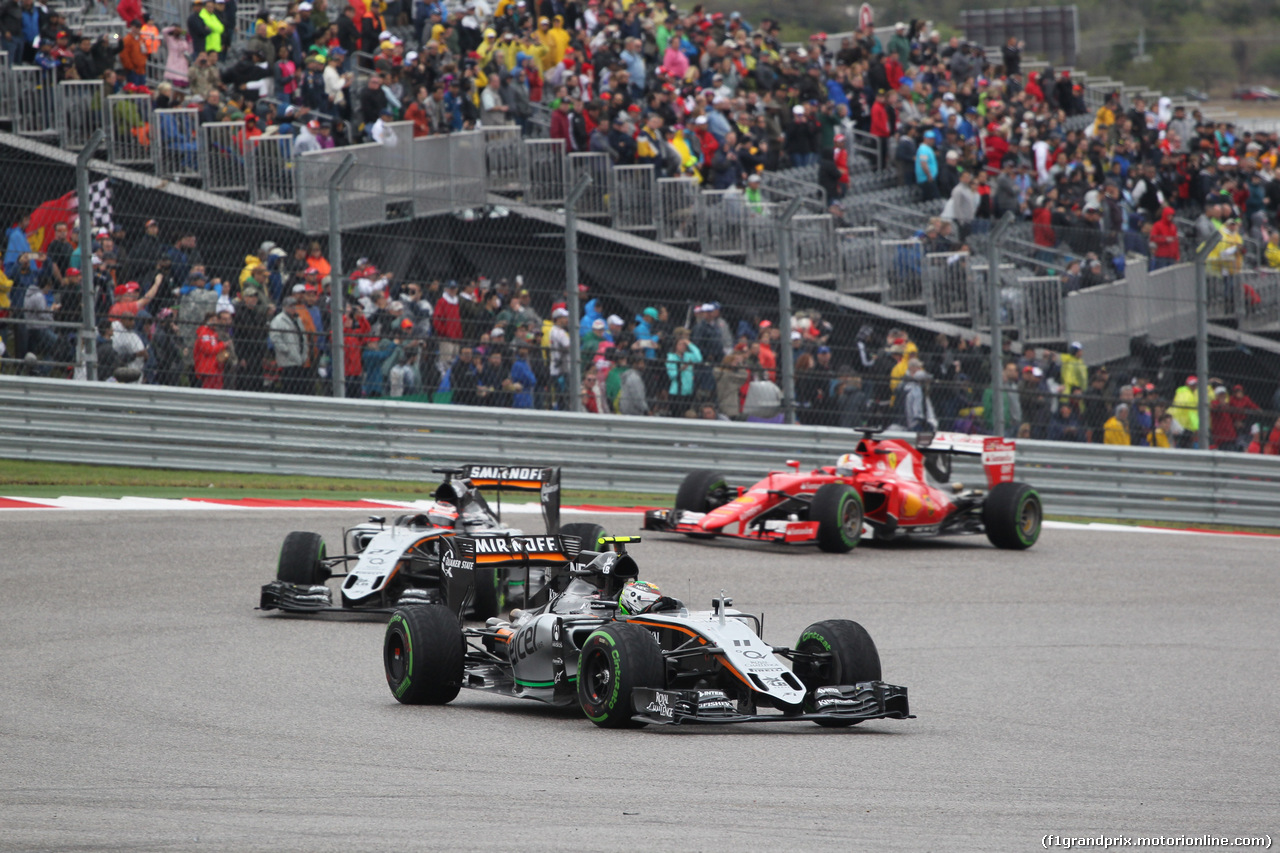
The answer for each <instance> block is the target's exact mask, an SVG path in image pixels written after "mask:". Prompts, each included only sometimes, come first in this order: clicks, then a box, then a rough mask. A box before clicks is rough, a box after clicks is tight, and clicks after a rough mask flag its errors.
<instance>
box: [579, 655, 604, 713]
mask: <svg viewBox="0 0 1280 853" xmlns="http://www.w3.org/2000/svg"><path fill="white" fill-rule="evenodd" d="M578 683H580V684H582V685H583V686H584V687H585V688H586V691H587V698H588V699H589V700H590V701H591V703H592V704H593V705H603V704H604V700H605V697H606V696H607V695H609V687H610V686H611V685H612V684H613V667H611V666H610V665H609V656H608V655H606V654H605V653H604V651H603V650H601V649H592V650H591V653H590V654H589V655H587V659H586V661H584V662H583V667H582V672H580V673H578Z"/></svg>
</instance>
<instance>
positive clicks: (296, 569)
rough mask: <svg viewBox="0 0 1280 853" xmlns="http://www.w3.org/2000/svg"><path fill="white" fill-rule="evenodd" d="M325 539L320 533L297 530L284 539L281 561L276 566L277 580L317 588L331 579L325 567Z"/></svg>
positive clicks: (281, 548) (281, 547)
mask: <svg viewBox="0 0 1280 853" xmlns="http://www.w3.org/2000/svg"><path fill="white" fill-rule="evenodd" d="M324 558H325V547H324V539H323V538H322V537H321V536H320V534H319V533H304V532H301V531H297V530H295V531H294V532H292V533H290V534H289V535H288V536H286V537H284V543H283V544H281V546H280V561H279V563H278V564H277V565H276V578H277V579H279V580H282V581H284V582H285V583H294V584H299V585H302V586H315V585H316V584H322V583H324V582H325V581H327V580H328V579H329V570H328V569H327V568H325V566H324Z"/></svg>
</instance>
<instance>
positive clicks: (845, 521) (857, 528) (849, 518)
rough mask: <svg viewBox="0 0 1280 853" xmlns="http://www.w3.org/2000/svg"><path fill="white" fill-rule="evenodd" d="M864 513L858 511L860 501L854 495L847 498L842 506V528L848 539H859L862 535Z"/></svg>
mask: <svg viewBox="0 0 1280 853" xmlns="http://www.w3.org/2000/svg"><path fill="white" fill-rule="evenodd" d="M861 516H862V513H861V512H859V511H858V502H857V501H856V500H854V499H853V497H852V496H850V497H847V498H845V502H844V506H842V507H840V529H841V530H842V531H844V535H845V538H846V539H849V540H851V541H854V540H857V538H858V537H859V536H861V535H862V517H861Z"/></svg>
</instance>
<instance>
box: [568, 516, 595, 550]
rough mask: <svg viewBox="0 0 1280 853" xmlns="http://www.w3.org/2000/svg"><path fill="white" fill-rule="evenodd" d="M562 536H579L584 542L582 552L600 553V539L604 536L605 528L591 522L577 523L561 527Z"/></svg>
mask: <svg viewBox="0 0 1280 853" xmlns="http://www.w3.org/2000/svg"><path fill="white" fill-rule="evenodd" d="M560 534H561V535H562V536H577V537H578V538H579V539H580V540H582V550H584V551H599V550H600V537H602V536H604V535H605V533H604V528H603V527H602V526H600V525H599V524H592V523H591V522H589V521H575V522H573V523H572V524H562V525H560Z"/></svg>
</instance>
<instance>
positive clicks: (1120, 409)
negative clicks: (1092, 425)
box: [1102, 403, 1129, 445]
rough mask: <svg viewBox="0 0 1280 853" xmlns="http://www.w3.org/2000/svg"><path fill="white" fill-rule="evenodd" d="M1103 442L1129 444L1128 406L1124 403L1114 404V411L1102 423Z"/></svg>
mask: <svg viewBox="0 0 1280 853" xmlns="http://www.w3.org/2000/svg"><path fill="white" fill-rule="evenodd" d="M1102 443H1103V444H1123V445H1128V444H1129V407H1128V406H1126V405H1125V404H1124V403H1121V404H1120V405H1118V406H1116V413H1115V414H1114V415H1112V416H1111V417H1110V418H1108V419H1107V422H1106V423H1105V424H1103V425H1102Z"/></svg>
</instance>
